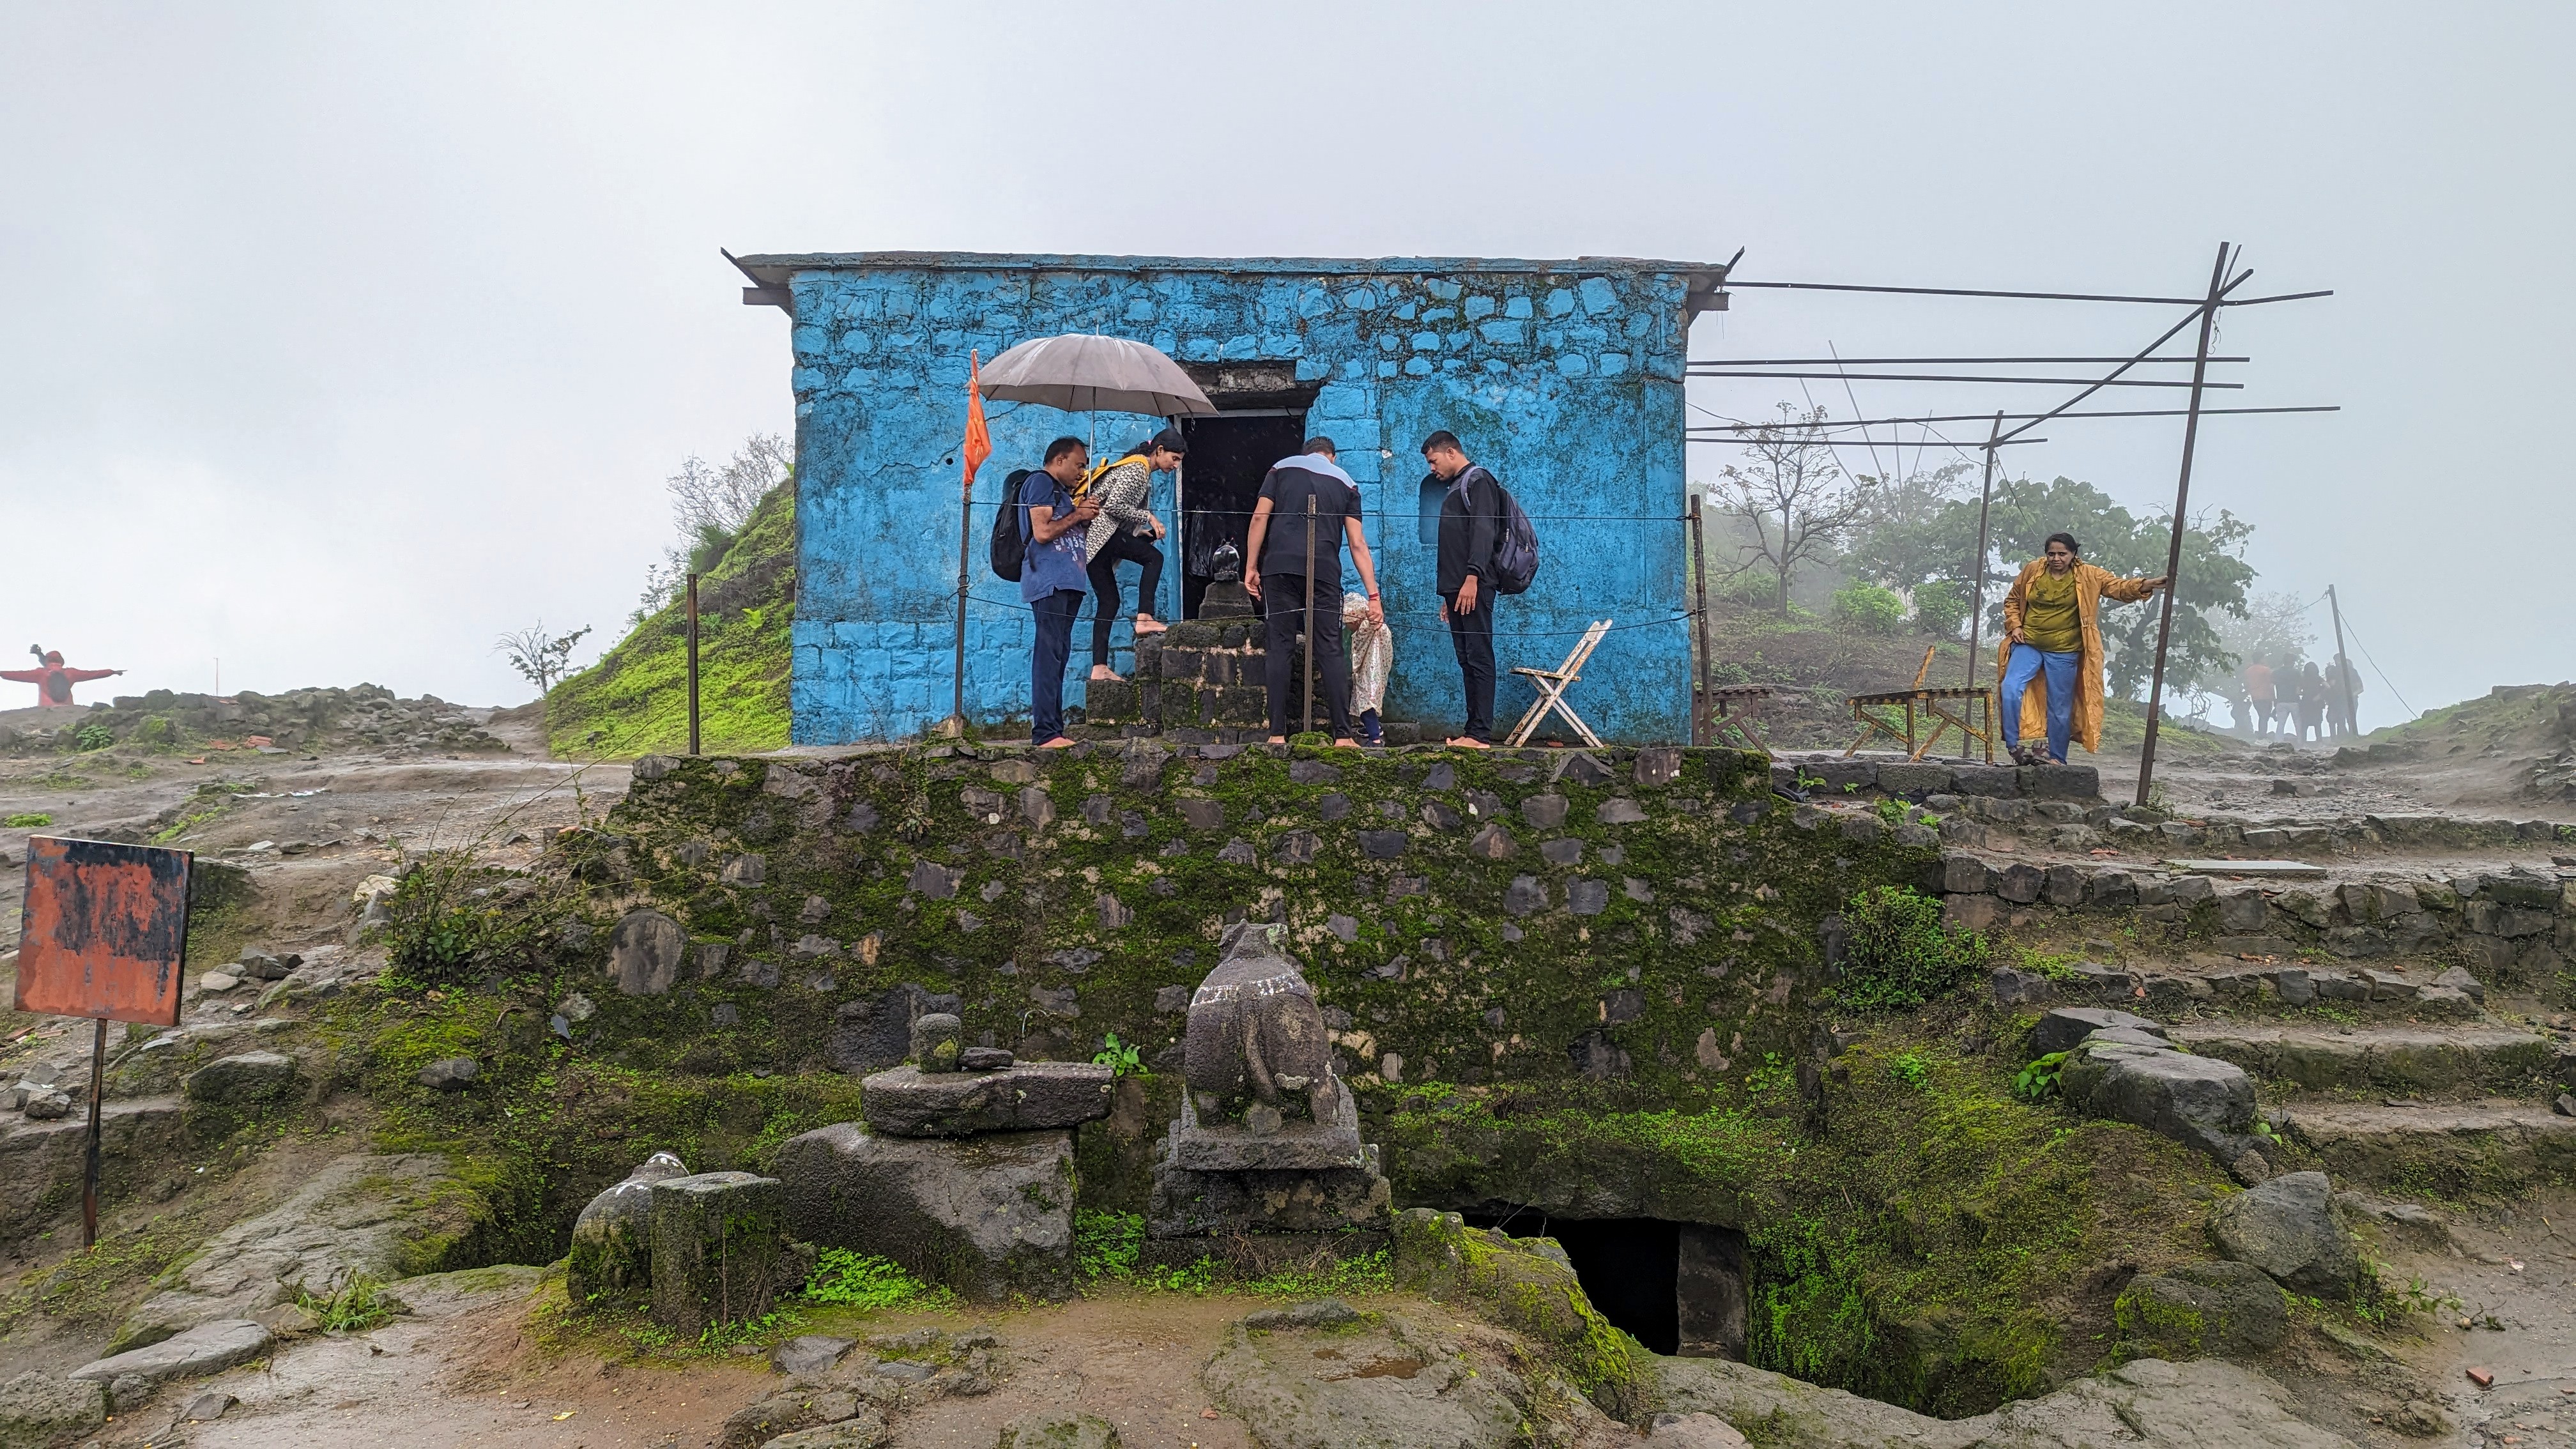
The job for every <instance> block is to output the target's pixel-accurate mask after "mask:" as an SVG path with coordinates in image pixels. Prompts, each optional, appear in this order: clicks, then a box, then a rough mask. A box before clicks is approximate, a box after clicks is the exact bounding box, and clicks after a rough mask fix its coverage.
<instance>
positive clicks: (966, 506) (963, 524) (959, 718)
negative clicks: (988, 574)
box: [939, 473, 1018, 739]
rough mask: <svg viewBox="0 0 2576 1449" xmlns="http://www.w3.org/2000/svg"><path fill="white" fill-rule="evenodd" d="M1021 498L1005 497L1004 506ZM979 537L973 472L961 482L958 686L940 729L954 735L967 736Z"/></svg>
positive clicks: (953, 691)
mask: <svg viewBox="0 0 2576 1449" xmlns="http://www.w3.org/2000/svg"><path fill="white" fill-rule="evenodd" d="M1016 502H1018V500H1017V499H1012V498H1005V499H1003V500H1002V506H1003V507H1004V508H1008V507H1010V506H1011V505H1012V504H1014V503H1016ZM974 539H975V475H974V474H972V473H969V474H967V475H966V478H965V481H963V482H961V483H960V484H958V485H957V652H956V658H955V665H954V671H955V686H954V689H953V690H952V692H951V694H950V696H949V705H948V718H946V719H944V720H941V721H940V722H939V732H940V733H941V734H943V735H947V736H950V737H951V738H954V739H964V738H965V737H966V555H967V550H968V549H969V547H970V546H971V545H972V544H973V542H974Z"/></svg>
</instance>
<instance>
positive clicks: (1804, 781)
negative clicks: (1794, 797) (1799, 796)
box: [1798, 765, 1825, 790]
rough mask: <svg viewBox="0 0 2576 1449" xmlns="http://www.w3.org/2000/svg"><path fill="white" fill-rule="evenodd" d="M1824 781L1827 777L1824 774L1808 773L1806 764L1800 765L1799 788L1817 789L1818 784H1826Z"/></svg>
mask: <svg viewBox="0 0 2576 1449" xmlns="http://www.w3.org/2000/svg"><path fill="white" fill-rule="evenodd" d="M1824 783H1825V777H1824V776H1822V775H1810V774H1808V773H1807V769H1806V766H1804V765H1801V766H1799V767H1798V788H1799V789H1801V790H1813V789H1815V788H1816V787H1818V786H1820V785H1822V784H1824Z"/></svg>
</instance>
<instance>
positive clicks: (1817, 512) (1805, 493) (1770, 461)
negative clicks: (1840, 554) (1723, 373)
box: [1710, 403, 1877, 618]
mask: <svg viewBox="0 0 2576 1449" xmlns="http://www.w3.org/2000/svg"><path fill="white" fill-rule="evenodd" d="M1824 421H1825V410H1824V409H1823V408H1816V409H1814V410H1813V411H1810V412H1806V413H1800V412H1798V411H1796V410H1795V409H1793V408H1792V407H1791V406H1790V405H1789V404H1787V403H1782V404H1780V421H1779V422H1777V423H1766V424H1764V425H1763V426H1762V427H1760V428H1759V429H1756V430H1755V431H1754V432H1753V433H1752V434H1751V435H1749V436H1748V437H1747V438H1746V440H1745V443H1744V451H1745V454H1746V458H1745V461H1744V462H1743V463H1741V464H1736V463H1730V464H1728V465H1727V466H1726V468H1725V469H1724V470H1723V471H1722V473H1721V474H1720V481H1719V483H1718V484H1717V486H1716V487H1715V488H1714V489H1712V490H1711V492H1710V497H1711V499H1712V501H1713V502H1714V503H1715V504H1716V506H1717V509H1718V511H1719V512H1721V513H1723V514H1725V515H1726V516H1728V517H1730V518H1733V519H1736V520H1737V521H1738V522H1740V523H1742V524H1743V525H1744V528H1745V530H1746V532H1748V533H1750V534H1751V535H1752V537H1751V540H1750V541H1748V542H1746V543H1744V544H1743V545H1742V553H1741V557H1742V562H1740V563H1738V564H1737V565H1736V566H1735V567H1734V568H1732V569H1729V570H1727V573H1728V575H1729V576H1730V577H1732V576H1733V575H1735V574H1741V573H1747V572H1750V571H1752V570H1755V569H1763V570H1766V571H1767V572H1769V573H1770V574H1771V575H1772V577H1773V579H1774V580H1775V582H1776V583H1777V585H1778V588H1777V594H1776V596H1777V598H1778V599H1779V603H1780V616H1781V617H1782V618H1787V617H1788V615H1789V580H1790V577H1791V575H1793V574H1795V573H1796V572H1797V570H1798V569H1799V567H1800V566H1802V565H1805V564H1813V563H1822V562H1824V561H1825V560H1827V559H1830V558H1831V557H1833V555H1834V551H1835V549H1836V548H1837V547H1838V546H1839V545H1840V543H1841V542H1842V539H1843V537H1844V536H1845V535H1846V534H1848V533H1850V532H1851V531H1852V530H1853V529H1854V528H1857V527H1859V526H1860V525H1861V524H1862V523H1864V522H1866V521H1867V520H1868V519H1869V517H1870V511H1871V504H1872V501H1873V499H1874V497H1875V493H1874V489H1875V486H1876V481H1877V480H1875V479H1871V478H1859V479H1854V478H1851V477H1849V476H1847V475H1845V474H1844V472H1843V470H1842V468H1841V466H1840V465H1839V464H1837V463H1836V462H1835V461H1834V450H1833V447H1832V445H1831V444H1829V443H1828V442H1826V440H1825V434H1824V428H1823V423H1824Z"/></svg>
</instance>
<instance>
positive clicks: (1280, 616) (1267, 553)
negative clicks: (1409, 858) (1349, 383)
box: [1243, 437, 1386, 749]
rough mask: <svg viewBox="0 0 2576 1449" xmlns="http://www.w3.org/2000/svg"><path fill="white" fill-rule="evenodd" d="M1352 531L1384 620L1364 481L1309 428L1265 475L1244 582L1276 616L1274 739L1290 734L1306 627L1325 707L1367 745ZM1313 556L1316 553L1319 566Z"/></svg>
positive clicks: (1350, 744) (1343, 742)
mask: <svg viewBox="0 0 2576 1449" xmlns="http://www.w3.org/2000/svg"><path fill="white" fill-rule="evenodd" d="M1309 499H1311V500H1313V505H1314V512H1313V514H1312V515H1311V517H1310V515H1309V514H1308V513H1307V511H1306V510H1307V503H1308V500H1309ZM1274 524H1276V527H1274V526H1273V525H1274ZM1344 538H1348V539H1349V540H1350V544H1351V562H1352V563H1354V564H1356V565H1357V566H1358V567H1359V571H1360V586H1361V587H1362V588H1364V589H1366V590H1368V606H1369V617H1370V618H1371V619H1372V620H1375V621H1378V622H1381V623H1382V622H1384V621H1385V619H1386V610H1385V605H1384V604H1382V603H1381V602H1380V601H1379V599H1378V593H1377V565H1376V564H1375V563H1374V562H1373V561H1372V560H1371V559H1370V558H1369V549H1368V535H1367V534H1365V533H1364V532H1362V531H1361V528H1360V492H1359V485H1357V484H1355V483H1353V482H1352V481H1351V475H1350V474H1348V473H1345V472H1343V471H1342V469H1341V465H1340V464H1338V463H1336V462H1335V461H1334V453H1333V440H1332V439H1330V438H1320V437H1319V438H1308V439H1307V440H1306V451H1305V452H1304V453H1303V454H1300V455H1299V456H1297V457H1294V458H1290V459H1287V460H1285V461H1283V462H1281V463H1280V464H1278V465H1277V466H1276V467H1273V468H1272V469H1271V470H1270V474H1269V476H1268V477H1266V478H1263V479H1262V480H1261V494H1260V496H1259V497H1258V498H1257V499H1256V500H1254V502H1253V505H1252V529H1251V532H1250V534H1249V536H1248V537H1247V538H1246V540H1245V548H1244V555H1245V559H1246V561H1247V563H1246V567H1245V569H1244V574H1243V586H1244V588H1245V589H1246V590H1248V591H1249V592H1250V593H1251V594H1252V596H1253V597H1254V598H1256V599H1259V600H1260V601H1261V613H1262V617H1263V619H1264V620H1266V621H1267V628H1266V630H1265V632H1266V633H1267V635H1268V636H1269V648H1268V650H1267V653H1268V655H1269V660H1268V663H1269V667H1270V680H1269V683H1270V742H1271V743H1272V744H1274V745H1276V744H1285V743H1286V742H1287V739H1288V732H1289V730H1290V728H1291V726H1290V724H1289V722H1288V679H1289V673H1290V671H1291V670H1293V669H1295V668H1296V667H1297V651H1296V647H1295V646H1296V640H1297V635H1298V633H1299V631H1300V630H1303V631H1304V633H1305V635H1306V639H1307V647H1308V649H1309V651H1310V652H1311V653H1312V655H1313V657H1314V660H1315V667H1316V670H1317V671H1318V672H1319V673H1321V674H1322V675H1323V696H1324V698H1323V704H1324V712H1325V714H1326V716H1327V717H1328V718H1329V719H1330V720H1331V721H1332V726H1333V743H1334V744H1336V745H1340V746H1343V747H1345V748H1348V749H1357V748H1359V741H1357V740H1355V739H1353V738H1351V666H1350V661H1349V660H1348V659H1345V658H1344V657H1342V540H1343V539H1344ZM1310 558H1311V559H1313V560H1314V563H1313V569H1312V572H1311V573H1310V572H1309V571H1308V565H1307V560H1308V559H1310ZM1310 599H1311V600H1312V601H1313V603H1314V608H1313V609H1312V610H1311V611H1310V610H1309V609H1308V608H1307V603H1308V601H1309V600H1310Z"/></svg>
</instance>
